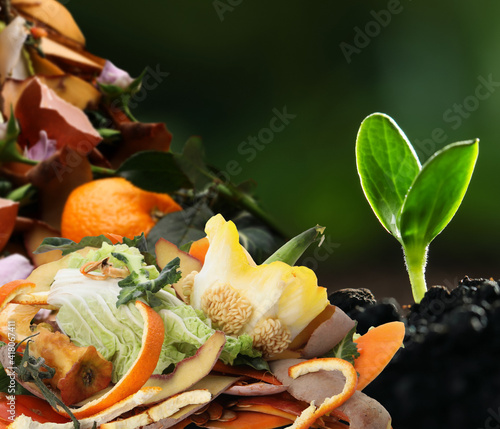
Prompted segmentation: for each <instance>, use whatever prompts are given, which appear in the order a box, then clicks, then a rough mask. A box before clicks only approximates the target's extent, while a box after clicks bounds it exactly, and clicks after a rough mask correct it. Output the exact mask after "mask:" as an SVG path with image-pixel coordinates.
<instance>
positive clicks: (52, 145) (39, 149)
mask: <svg viewBox="0 0 500 429" xmlns="http://www.w3.org/2000/svg"><path fill="white" fill-rule="evenodd" d="M56 149H57V141H56V140H51V139H49V137H48V136H47V133H46V132H45V130H41V131H40V140H38V141H37V142H36V143H35V144H34V145H33V146H31V147H30V148H29V149H28V148H25V149H24V156H25V157H26V158H29V159H32V160H34V161H44V160H45V159H47V158H50V157H51V156H52V155H54V153H55V152H56Z"/></svg>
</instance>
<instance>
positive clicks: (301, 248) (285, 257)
mask: <svg viewBox="0 0 500 429" xmlns="http://www.w3.org/2000/svg"><path fill="white" fill-rule="evenodd" d="M324 232H325V227H324V226H319V225H316V226H315V227H313V228H309V229H308V230H306V231H304V232H302V233H301V234H299V235H297V236H295V237H293V238H292V239H291V240H289V241H287V242H286V243H285V244H284V245H283V246H281V247H280V248H279V249H278V250H277V251H276V252H274V253H273V254H272V255H271V256H270V257H269V258H267V259H266V260H265V261H264V264H270V263H271V262H274V261H281V262H285V263H286V264H289V265H294V264H295V263H296V262H297V261H298V259H299V258H300V257H301V256H302V254H303V253H304V252H305V251H306V250H307V248H308V247H309V246H310V245H311V244H312V243H314V242H315V241H319V244H318V247H319V246H321V243H322V242H323V241H322V240H323V239H324V235H323V233H324Z"/></svg>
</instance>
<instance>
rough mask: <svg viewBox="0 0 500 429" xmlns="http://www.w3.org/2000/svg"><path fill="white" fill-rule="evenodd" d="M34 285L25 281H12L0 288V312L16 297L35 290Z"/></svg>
mask: <svg viewBox="0 0 500 429" xmlns="http://www.w3.org/2000/svg"><path fill="white" fill-rule="evenodd" d="M35 287H36V285H35V283H31V282H28V281H26V280H13V281H11V282H9V283H6V284H4V285H3V286H2V287H0V311H2V310H3V309H4V308H5V307H6V306H7V304H8V303H9V302H11V301H12V300H13V299H14V298H15V297H16V296H17V295H20V294H24V293H28V292H30V291H32V290H33V289H35Z"/></svg>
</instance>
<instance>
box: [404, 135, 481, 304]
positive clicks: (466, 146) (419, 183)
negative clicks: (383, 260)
mask: <svg viewBox="0 0 500 429" xmlns="http://www.w3.org/2000/svg"><path fill="white" fill-rule="evenodd" d="M478 152H479V140H469V141H464V142H458V143H452V144H450V145H448V146H446V147H445V148H444V149H442V150H440V151H438V152H436V153H435V154H434V155H433V156H432V157H431V158H429V160H428V161H427V162H426V163H425V164H424V166H423V168H422V171H421V172H420V173H419V175H418V176H417V178H416V179H415V182H414V183H413V185H412V187H411V189H410V191H409V192H408V195H407V197H406V200H405V202H404V204H403V208H402V211H401V217H400V221H399V223H400V228H401V234H402V243H403V249H404V252H405V258H406V265H407V267H408V273H409V275H410V280H411V283H412V288H413V296H414V298H415V301H416V302H419V301H420V300H421V299H422V298H423V296H424V294H425V290H426V284H425V277H424V268H425V264H426V258H427V248H428V246H429V243H430V242H431V241H432V240H433V239H434V238H435V237H436V236H437V235H438V234H439V233H440V232H441V231H442V230H443V229H444V228H445V227H446V225H448V223H449V222H450V220H451V219H452V218H453V216H454V215H455V213H456V211H457V210H458V207H459V206H460V204H461V202H462V200H463V198H464V196H465V192H466V191H467V187H468V186H469V182H470V180H471V177H472V173H473V171H474V166H475V164H476V160H477V156H478Z"/></svg>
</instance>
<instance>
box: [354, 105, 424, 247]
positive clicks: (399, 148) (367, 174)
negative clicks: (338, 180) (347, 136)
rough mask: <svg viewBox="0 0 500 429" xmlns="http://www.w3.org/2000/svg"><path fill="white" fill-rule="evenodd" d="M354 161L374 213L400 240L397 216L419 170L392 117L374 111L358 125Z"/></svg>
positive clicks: (404, 138) (415, 158)
mask: <svg viewBox="0 0 500 429" xmlns="http://www.w3.org/2000/svg"><path fill="white" fill-rule="evenodd" d="M356 162H357V167H358V174H359V177H360V179H361V186H362V188H363V191H364V193H365V196H366V199H367V200H368V202H369V203H370V205H371V207H372V209H373V211H374V212H375V215H376V216H377V217H378V219H379V220H380V222H381V223H382V225H383V226H384V227H385V228H386V229H387V230H388V231H389V232H391V233H392V234H393V235H394V236H395V237H396V238H397V239H398V240H400V238H401V233H400V230H399V227H398V225H397V218H398V216H399V213H400V211H401V207H402V206H403V202H404V199H405V196H406V194H407V193H408V190H409V189H410V186H411V184H412V183H413V181H414V180H415V177H416V176H417V174H418V173H419V171H420V163H419V161H418V158H417V155H416V153H415V150H414V149H413V147H412V146H411V144H410V142H409V141H408V139H407V137H406V135H405V134H404V133H403V131H402V130H401V129H400V128H399V127H398V125H397V124H396V123H395V122H394V120H393V119H392V118H390V117H389V116H387V115H384V114H382V113H374V114H372V115H370V116H368V117H367V118H366V119H365V120H364V121H363V122H362V124H361V127H360V129H359V132H358V137H357V140H356Z"/></svg>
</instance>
